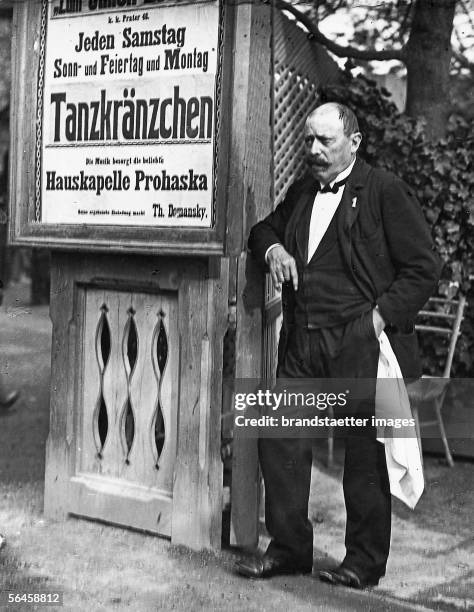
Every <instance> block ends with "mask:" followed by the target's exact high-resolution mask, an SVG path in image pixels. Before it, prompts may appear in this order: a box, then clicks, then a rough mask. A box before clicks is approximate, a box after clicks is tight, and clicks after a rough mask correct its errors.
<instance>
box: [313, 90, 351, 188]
mask: <svg viewBox="0 0 474 612" xmlns="http://www.w3.org/2000/svg"><path fill="white" fill-rule="evenodd" d="M304 136H305V149H306V159H307V162H308V165H309V167H310V170H311V173H312V175H313V176H314V178H316V179H317V180H318V181H319V182H320V183H322V184H323V185H324V184H326V183H330V182H331V181H332V180H334V179H335V178H336V177H337V175H338V174H339V173H340V172H342V171H343V170H345V169H346V168H347V167H348V166H349V165H350V164H351V163H352V161H353V160H354V159H355V156H356V153H357V150H358V148H359V145H360V142H361V140H362V136H361V134H360V132H359V126H358V123H357V118H356V116H355V115H354V113H353V112H352V111H351V110H350V109H349V108H347V106H344V105H343V104H338V103H336V102H329V103H327V104H322V105H321V106H318V108H316V109H315V110H314V111H312V112H311V113H310V115H309V116H308V118H307V119H306V123H305V128H304Z"/></svg>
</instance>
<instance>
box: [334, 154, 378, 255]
mask: <svg viewBox="0 0 474 612" xmlns="http://www.w3.org/2000/svg"><path fill="white" fill-rule="evenodd" d="M370 170H371V168H370V166H369V165H368V164H366V163H365V162H364V161H363V160H362V159H359V158H357V160H356V162H355V164H354V168H353V169H352V172H351V174H350V176H349V178H348V179H347V183H346V186H345V188H344V193H343V194H342V199H341V202H340V204H339V208H340V211H339V215H338V218H337V234H338V238H339V242H340V245H341V249H342V252H343V256H344V261H346V262H347V263H348V264H349V266H351V253H352V246H351V228H352V226H353V225H354V223H355V222H356V220H357V217H358V215H359V210H360V202H359V194H360V191H361V189H362V188H363V186H364V185H365V182H366V180H367V176H368V175H369V172H370Z"/></svg>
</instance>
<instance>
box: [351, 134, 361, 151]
mask: <svg viewBox="0 0 474 612" xmlns="http://www.w3.org/2000/svg"><path fill="white" fill-rule="evenodd" d="M361 142H362V134H361V133H360V132H354V133H353V134H351V153H356V152H357V150H358V148H359V147H360V143H361Z"/></svg>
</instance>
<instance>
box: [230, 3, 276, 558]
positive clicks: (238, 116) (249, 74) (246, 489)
mask: <svg viewBox="0 0 474 612" xmlns="http://www.w3.org/2000/svg"><path fill="white" fill-rule="evenodd" d="M271 24H272V8H271V6H270V5H267V4H262V5H257V4H255V3H251V2H249V3H239V4H238V6H237V8H236V29H235V43H234V44H235V54H234V86H233V92H234V99H233V104H232V109H233V110H232V144H231V151H232V156H231V161H230V181H229V210H232V209H235V208H237V207H243V211H244V214H243V216H242V217H240V218H239V219H238V220H237V221H236V223H235V224H234V225H231V224H228V227H227V245H228V249H229V252H230V253H231V254H232V255H234V256H235V257H237V258H238V265H237V278H236V279H235V282H236V287H237V295H236V297H237V333H236V373H235V376H236V379H239V378H256V379H258V378H260V376H261V374H262V348H263V345H262V338H263V327H262V310H263V276H262V273H261V271H259V270H257V269H256V268H255V265H254V264H253V262H252V261H251V260H250V259H249V258H248V257H247V254H246V252H245V248H246V241H247V238H248V232H249V230H250V228H251V226H252V225H253V224H254V223H255V222H256V221H257V219H258V218H261V217H262V216H264V215H265V214H266V213H267V212H269V211H270V210H271V205H272V198H271V193H272V185H273V174H272V122H271V120H272V83H273V81H272V62H271V57H272V53H271V32H272V27H271ZM239 221H240V223H239ZM242 251H243V252H242ZM258 512H259V471H258V458H257V442H256V440H244V439H242V438H240V437H239V435H238V432H234V443H233V462H232V497H231V543H232V544H235V545H237V546H244V547H250V546H254V545H255V544H256V543H257V541H258Z"/></svg>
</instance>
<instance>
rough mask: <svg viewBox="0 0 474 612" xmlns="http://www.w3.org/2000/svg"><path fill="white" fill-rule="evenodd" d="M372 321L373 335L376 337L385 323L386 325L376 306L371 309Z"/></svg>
mask: <svg viewBox="0 0 474 612" xmlns="http://www.w3.org/2000/svg"><path fill="white" fill-rule="evenodd" d="M372 323H373V324H374V330H375V335H376V336H377V338H378V337H379V336H380V334H381V333H382V332H383V330H384V329H385V325H386V323H385V321H384V319H383V317H382V315H381V314H380V312H379V309H378V308H374V309H373V310H372Z"/></svg>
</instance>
